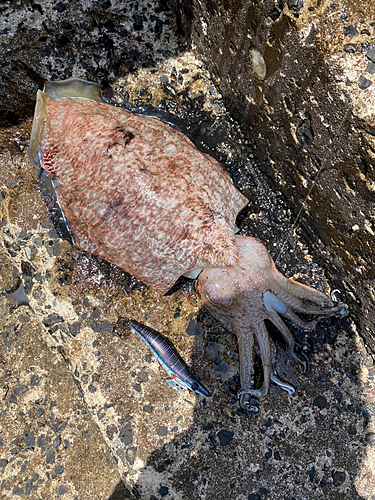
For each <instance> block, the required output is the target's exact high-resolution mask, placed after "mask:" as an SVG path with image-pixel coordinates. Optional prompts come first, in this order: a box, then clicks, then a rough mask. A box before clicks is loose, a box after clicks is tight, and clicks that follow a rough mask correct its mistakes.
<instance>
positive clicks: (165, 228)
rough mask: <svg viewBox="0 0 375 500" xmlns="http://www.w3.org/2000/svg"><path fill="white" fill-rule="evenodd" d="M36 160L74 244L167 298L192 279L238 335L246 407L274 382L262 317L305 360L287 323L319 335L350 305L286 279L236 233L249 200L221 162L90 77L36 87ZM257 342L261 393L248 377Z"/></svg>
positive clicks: (259, 247)
mask: <svg viewBox="0 0 375 500" xmlns="http://www.w3.org/2000/svg"><path fill="white" fill-rule="evenodd" d="M29 156H30V160H31V162H32V163H33V164H34V165H35V166H36V167H37V168H38V169H39V170H40V169H43V170H44V171H46V172H47V174H48V175H49V177H50V178H51V180H52V182H53V184H54V188H55V191H56V195H57V200H58V203H59V205H60V208H61V210H62V213H63V215H64V218H65V220H66V223H67V226H68V228H69V231H70V233H71V235H72V238H73V241H74V244H75V245H76V246H77V247H78V248H80V249H82V250H85V251H87V252H90V253H92V254H95V255H98V256H100V257H102V258H103V259H105V260H107V261H109V262H110V263H111V264H114V265H116V266H118V267H120V268H122V269H124V270H125V271H127V272H129V273H130V274H132V275H133V276H135V277H136V278H138V279H139V280H141V281H143V282H144V283H145V284H146V285H148V286H150V287H152V288H153V289H154V290H155V291H157V292H159V293H161V294H163V293H165V292H167V291H168V290H169V289H170V288H171V287H172V285H173V284H174V283H175V282H176V280H177V279H178V278H179V277H180V276H181V275H185V274H186V273H188V275H189V276H191V277H197V287H196V288H197V290H198V292H199V294H200V296H201V298H202V300H203V302H204V304H205V305H206V306H207V308H208V309H209V311H210V312H211V313H212V314H213V315H214V316H215V317H216V318H217V319H219V321H221V322H222V323H223V324H224V326H226V328H227V329H229V330H230V331H232V332H233V333H235V335H236V336H237V340H238V349H239V355H240V380H241V389H240V391H239V394H238V395H239V399H240V404H241V406H242V407H243V408H247V407H248V406H249V401H250V399H251V397H252V396H255V397H257V398H261V397H263V396H265V395H266V394H267V392H268V389H269V385H270V377H271V378H272V374H273V367H272V356H271V347H272V344H271V340H270V336H269V333H268V331H267V328H266V325H265V320H269V321H270V322H271V323H273V324H274V325H275V326H276V328H277V329H278V330H279V331H280V333H281V334H282V336H283V338H284V339H285V342H286V345H287V348H288V351H289V354H290V356H291V358H292V359H294V360H296V361H299V362H301V364H303V362H302V361H301V360H300V359H299V358H298V356H297V354H296V353H295V351H294V345H295V343H294V339H293V336H292V334H291V332H290V331H289V329H288V327H287V326H286V324H285V323H284V318H285V319H287V320H289V321H291V322H292V323H294V324H295V325H297V326H299V327H301V328H304V329H308V330H312V329H313V328H314V327H315V325H316V322H317V320H318V319H319V318H320V317H322V316H331V315H334V314H338V315H340V313H341V314H342V313H343V312H345V306H344V304H342V303H337V302H336V303H334V302H333V301H332V300H330V298H328V297H327V296H325V295H324V294H323V293H321V292H319V291H317V290H315V289H313V288H310V287H308V286H305V285H303V284H301V283H298V282H296V281H293V280H291V279H288V278H285V277H284V276H283V275H282V274H281V273H280V272H279V271H278V270H277V269H276V267H275V265H274V263H273V261H272V259H271V257H270V255H269V253H268V252H267V249H266V247H265V246H264V245H263V244H262V243H261V242H259V241H257V240H256V239H255V238H252V237H249V236H237V235H236V234H235V227H236V226H235V224H236V217H237V215H238V213H239V212H240V211H241V210H242V209H243V208H244V207H245V206H246V204H247V203H248V199H247V198H246V197H245V196H244V195H242V194H241V193H240V192H239V191H238V190H237V189H236V187H235V186H234V185H233V183H232V182H231V179H230V177H229V175H228V173H227V172H226V170H225V169H224V168H223V166H222V165H221V164H220V163H219V162H218V161H216V160H215V159H213V158H212V157H211V156H209V155H207V154H204V153H202V152H201V151H199V150H198V149H197V147H196V146H195V145H194V144H193V143H192V142H191V141H190V139H189V138H188V137H187V136H186V135H184V134H183V133H181V132H180V131H179V130H178V129H177V128H175V127H173V126H171V125H169V124H168V123H164V122H163V121H161V120H160V119H157V118H154V117H150V116H144V115H141V114H137V113H133V112H131V111H128V110H126V109H124V108H122V107H118V106H114V105H112V104H110V103H108V102H105V101H104V99H103V98H102V96H101V93H100V88H99V86H98V85H96V84H94V83H90V82H85V81H82V80H78V79H70V80H65V81H55V82H47V83H46V84H45V87H44V91H43V92H41V91H38V95H37V103H36V109H35V116H34V122H33V127H32V134H31V141H30V150H29ZM296 313H302V314H306V315H312V316H314V317H315V318H313V320H312V321H310V322H306V321H303V320H302V319H300V318H299V317H298V316H297V315H296ZM254 338H255V339H256V341H257V344H258V348H259V352H260V356H261V360H262V365H263V383H262V386H261V388H255V387H253V382H252V380H253V347H254ZM274 379H275V380H277V377H274Z"/></svg>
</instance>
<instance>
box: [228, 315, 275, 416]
mask: <svg viewBox="0 0 375 500" xmlns="http://www.w3.org/2000/svg"><path fill="white" fill-rule="evenodd" d="M236 327H237V339H238V350H239V355H240V379H241V389H240V391H239V392H238V397H239V399H240V405H241V406H242V408H248V407H249V405H250V398H251V397H256V398H262V397H263V396H265V395H266V394H267V392H268V389H269V384H270V376H271V348H270V339H269V336H268V332H267V330H266V327H265V324H264V321H263V319H262V318H261V316H260V315H259V316H258V318H256V319H255V321H254V323H253V324H249V323H248V324H244V325H238V324H237V325H236ZM254 336H255V337H256V339H257V342H258V346H259V354H260V357H261V359H262V365H263V384H262V387H261V388H260V389H252V378H253V354H254V353H253V346H254Z"/></svg>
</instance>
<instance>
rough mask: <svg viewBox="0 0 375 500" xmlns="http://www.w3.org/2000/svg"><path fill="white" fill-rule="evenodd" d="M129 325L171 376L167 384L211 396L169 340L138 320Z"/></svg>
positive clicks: (177, 388)
mask: <svg viewBox="0 0 375 500" xmlns="http://www.w3.org/2000/svg"><path fill="white" fill-rule="evenodd" d="M129 326H130V327H131V328H132V329H133V330H134V331H135V332H136V333H138V335H139V336H140V337H141V338H142V339H143V340H144V341H145V342H146V344H147V345H148V346H149V348H150V349H151V351H152V353H153V354H154V356H155V357H156V359H157V360H158V361H159V363H160V365H161V366H162V368H164V370H165V371H166V372H167V373H168V375H170V376H171V377H172V379H170V380H167V384H169V385H170V386H171V387H173V388H174V389H176V390H178V391H186V390H188V391H194V392H196V393H197V394H200V395H201V396H204V397H205V398H210V397H211V394H210V392H209V391H208V390H207V389H206V388H205V387H204V386H203V385H202V384H201V383H200V382H199V380H198V379H197V378H196V377H194V375H193V374H192V373H191V372H190V371H189V369H188V367H187V366H186V363H185V361H184V360H183V359H182V358H181V356H180V355H179V354H178V352H177V350H176V348H175V346H174V345H173V344H172V342H171V341H170V340H168V339H167V338H166V337H165V336H164V335H162V334H161V333H159V332H157V331H156V330H153V329H152V328H149V327H148V326H145V325H142V323H138V321H135V320H131V321H129Z"/></svg>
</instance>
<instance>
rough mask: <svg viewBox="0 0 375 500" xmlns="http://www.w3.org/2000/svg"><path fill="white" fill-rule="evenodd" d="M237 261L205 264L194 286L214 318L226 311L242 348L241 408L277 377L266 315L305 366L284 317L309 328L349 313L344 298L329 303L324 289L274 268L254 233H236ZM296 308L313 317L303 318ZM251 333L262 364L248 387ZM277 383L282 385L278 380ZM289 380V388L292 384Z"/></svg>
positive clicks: (264, 393)
mask: <svg viewBox="0 0 375 500" xmlns="http://www.w3.org/2000/svg"><path fill="white" fill-rule="evenodd" d="M236 242H237V245H238V248H239V264H238V266H237V267H235V268H231V269H218V268H211V269H205V270H204V271H203V272H202V274H201V275H200V276H199V279H198V286H197V289H198V291H199V293H200V295H201V297H202V299H203V301H204V303H205V304H206V306H207V307H208V309H209V310H210V311H211V312H212V313H213V314H214V315H215V313H216V314H217V317H218V319H219V321H220V318H222V317H223V316H225V317H226V318H227V321H225V323H227V322H228V321H229V322H230V323H231V324H232V325H233V328H230V330H231V331H235V332H236V335H237V339H238V346H239V351H240V363H241V369H240V378H241V390H240V391H239V393H238V396H239V398H240V404H241V406H242V407H243V408H248V407H249V402H250V399H251V397H252V396H255V397H257V398H261V397H263V396H265V395H266V394H267V391H268V388H269V384H270V379H273V381H275V383H278V382H280V383H281V384H283V382H281V381H279V379H278V378H277V375H276V372H275V370H274V368H273V363H272V356H271V354H270V349H271V347H270V346H271V345H272V344H271V340H270V338H269V334H268V331H267V328H266V324H265V320H269V321H270V322H271V323H273V324H274V325H275V327H276V328H277V329H278V330H279V331H280V333H281V334H282V336H283V338H284V339H285V342H286V344H287V347H288V355H289V356H290V357H291V358H292V359H293V360H294V361H296V362H297V363H299V364H300V365H301V367H302V371H306V363H305V361H304V360H302V359H300V358H299V356H298V355H297V354H296V353H295V352H294V347H295V342H294V339H293V337H292V334H291V332H290V331H289V329H288V327H287V326H286V324H285V323H284V321H283V318H285V319H287V320H289V321H291V322H292V323H294V324H295V325H296V326H298V327H300V328H302V329H304V330H312V329H313V328H314V327H315V326H316V323H317V321H318V320H319V319H320V318H321V317H327V316H332V315H336V314H337V315H339V316H341V317H343V316H345V315H346V314H347V308H346V306H345V305H344V304H342V303H337V302H335V303H334V302H332V301H331V300H330V299H329V298H328V297H326V296H325V295H324V294H323V293H321V292H319V291H317V290H314V289H313V288H310V287H308V286H306V285H303V284H301V283H298V282H296V281H293V280H290V279H288V278H285V277H284V276H283V275H282V274H281V273H280V272H279V271H278V270H277V269H276V267H275V264H274V263H273V261H272V258H271V256H270V255H269V253H268V252H267V249H266V247H265V246H264V245H263V244H262V243H261V242H259V241H257V240H256V239H255V238H251V237H237V238H236ZM296 313H300V314H306V315H310V316H314V318H313V319H312V321H305V320H303V319H301V318H299V317H298V316H297V314H296ZM254 337H255V338H256V339H257V342H258V344H259V353H260V357H261V359H262V364H263V384H262V387H261V388H260V389H254V388H253V387H252V380H253V377H252V370H253V358H252V354H253V346H254ZM279 385H280V384H279ZM286 385H287V390H288V392H290V393H291V391H292V389H291V388H290V387H289V386H288V384H286Z"/></svg>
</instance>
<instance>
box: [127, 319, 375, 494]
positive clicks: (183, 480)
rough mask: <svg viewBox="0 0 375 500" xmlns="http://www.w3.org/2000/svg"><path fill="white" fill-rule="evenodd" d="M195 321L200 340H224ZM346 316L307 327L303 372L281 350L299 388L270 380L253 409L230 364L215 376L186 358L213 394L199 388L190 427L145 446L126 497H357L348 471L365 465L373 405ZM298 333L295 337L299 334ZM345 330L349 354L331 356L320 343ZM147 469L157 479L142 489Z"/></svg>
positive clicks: (331, 346)
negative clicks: (254, 412) (242, 397)
mask: <svg viewBox="0 0 375 500" xmlns="http://www.w3.org/2000/svg"><path fill="white" fill-rule="evenodd" d="M197 326H198V328H200V329H201V330H202V331H204V330H206V331H205V333H203V336H204V342H203V344H209V342H210V341H208V340H207V339H208V338H209V336H210V335H211V339H212V338H213V337H214V339H215V341H217V342H218V343H220V342H223V343H225V344H226V350H227V349H228V339H226V338H225V337H226V336H227V335H229V334H227V333H226V332H225V331H223V329H222V327H221V326H220V325H218V324H217V323H215V322H213V324H212V326H211V327H210V328H204V326H203V325H202V324H201V323H199V322H198V323H197ZM349 326H350V325H349V323H348V322H346V321H345V320H344V321H338V320H330V321H328V322H326V323H325V324H324V325H322V326H320V327H318V328H317V330H316V331H315V332H314V333H313V334H312V335H311V336H309V339H308V341H305V342H306V343H305V345H307V343H310V345H311V348H310V356H311V355H312V354H313V362H312V367H311V370H309V374H308V375H307V376H302V375H299V374H297V373H298V372H297V371H296V372H295V373H294V371H293V365H291V364H290V363H289V362H288V361H285V359H284V361H283V362H284V365H285V366H286V367H287V369H288V370H289V374H290V373H293V376H294V379H293V383H295V385H296V388H297V392H296V394H295V395H293V396H288V395H287V394H286V393H285V392H280V390H279V389H278V388H276V387H272V388H271V391H270V393H269V394H268V396H267V397H266V398H265V400H263V401H262V402H260V405H259V406H260V413H259V415H258V416H257V417H254V416H251V415H249V414H247V413H246V412H244V411H242V410H241V409H239V408H238V402H237V401H236V398H235V394H234V392H235V391H234V388H236V381H238V374H236V375H235V376H234V377H232V378H231V380H226V381H223V380H222V376H221V374H220V372H219V371H218V370H215V369H214V370H210V375H209V377H208V374H206V375H205V374H204V370H202V366H201V365H197V366H193V368H192V369H193V370H194V372H195V373H199V377H200V379H201V380H202V381H203V382H206V381H207V379H208V378H209V382H207V383H208V384H209V386H210V388H211V389H216V391H217V396H214V397H213V399H211V400H204V399H202V398H198V399H197V402H196V406H195V409H194V417H193V418H192V422H191V426H190V428H189V429H188V430H187V431H185V432H182V433H181V434H180V435H178V437H177V438H175V439H173V440H172V441H170V442H166V443H165V444H164V445H162V446H161V447H160V449H158V450H156V451H155V452H154V453H152V454H151V456H150V457H149V459H148V461H147V464H146V467H145V476H144V477H145V479H144V481H143V476H142V474H141V475H140V478H139V481H138V484H137V486H136V487H135V488H133V490H132V494H133V495H134V498H137V499H141V500H162V499H163V498H167V499H170V498H174V499H175V500H177V499H179V500H180V499H186V498H189V499H191V498H197V499H199V498H205V499H207V500H215V499H218V498H225V499H227V500H232V499H233V500H235V499H236V498H248V499H250V500H263V499H270V498H272V499H275V500H277V499H283V500H284V499H285V500H292V499H295V500H302V499H306V500H313V499H315V498H317V495H324V498H326V499H328V500H341V499H342V498H350V499H351V500H363V497H361V496H360V495H359V494H358V493H357V491H356V488H355V485H354V481H355V479H356V477H357V476H358V474H359V472H360V470H361V467H362V466H363V463H362V462H363V458H364V456H365V451H366V446H367V443H368V440H369V436H370V435H371V433H368V430H367V429H368V425H369V423H370V422H371V420H372V418H373V415H372V412H371V411H370V410H369V408H368V407H366V405H365V401H364V400H363V396H362V385H361V383H360V381H359V379H358V375H359V364H358V363H359V358H358V356H357V354H356V353H355V346H354V339H353V335H352V333H351V332H350V328H349ZM296 334H297V338H298V339H299V340H300V341H301V343H302V344H303V342H304V335H303V334H301V332H300V333H299V335H298V332H297V333H296ZM346 337H347V341H346V344H345V345H346V349H347V351H346V352H347V353H348V354H347V355H345V356H342V357H341V360H340V362H337V361H333V360H332V358H334V357H335V356H334V355H333V356H332V358H331V359H330V356H327V353H328V352H333V353H339V352H342V341H343V339H345V338H346ZM232 340H233V339H232ZM326 341H328V344H326ZM198 344H201V343H200V342H198ZM234 348H235V346H234ZM211 349H212V346H211ZM327 349H328V351H327ZM209 350H210V349H208V353H207V352H206V355H209ZM221 356H222V357H223V354H221ZM327 358H328V359H327ZM216 362H217V363H218V362H219V360H216ZM218 366H220V363H219V364H217V365H216V367H218ZM237 388H238V382H237ZM175 416H176V420H177V419H178V417H179V415H177V414H176V415H175ZM177 421H178V420H177ZM150 470H152V471H153V474H152V475H153V477H154V478H155V475H158V476H159V477H160V482H159V484H158V486H157V488H156V490H154V491H153V492H152V493H148V494H146V495H145V494H144V491H145V490H147V489H148V483H147V480H148V479H147V478H149V477H150Z"/></svg>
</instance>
